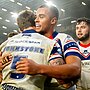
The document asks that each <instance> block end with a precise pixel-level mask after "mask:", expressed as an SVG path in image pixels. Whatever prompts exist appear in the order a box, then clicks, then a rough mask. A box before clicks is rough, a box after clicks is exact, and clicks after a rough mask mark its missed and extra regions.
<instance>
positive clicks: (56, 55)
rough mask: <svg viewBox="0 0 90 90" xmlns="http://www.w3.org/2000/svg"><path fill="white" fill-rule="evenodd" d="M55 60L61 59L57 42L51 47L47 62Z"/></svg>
mask: <svg viewBox="0 0 90 90" xmlns="http://www.w3.org/2000/svg"><path fill="white" fill-rule="evenodd" d="M56 58H62V51H61V47H60V45H59V44H58V42H56V43H55V44H54V47H53V49H52V51H51V53H50V56H49V61H51V60H54V59H56Z"/></svg>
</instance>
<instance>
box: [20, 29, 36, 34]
mask: <svg viewBox="0 0 90 90" xmlns="http://www.w3.org/2000/svg"><path fill="white" fill-rule="evenodd" d="M22 33H37V32H36V31H35V30H34V29H30V30H25V31H23V32H22Z"/></svg>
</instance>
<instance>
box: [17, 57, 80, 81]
mask: <svg viewBox="0 0 90 90" xmlns="http://www.w3.org/2000/svg"><path fill="white" fill-rule="evenodd" d="M58 59H60V58H58ZM80 66H81V65H80V59H79V58H78V57H76V56H68V57H67V58H66V64H63V65H44V64H37V63H35V62H34V61H32V60H30V59H27V58H22V59H21V61H19V62H17V63H16V68H17V70H18V72H19V73H24V74H41V75H47V76H50V77H54V78H57V79H63V80H64V79H73V78H76V77H79V76H80V71H81V67H80Z"/></svg>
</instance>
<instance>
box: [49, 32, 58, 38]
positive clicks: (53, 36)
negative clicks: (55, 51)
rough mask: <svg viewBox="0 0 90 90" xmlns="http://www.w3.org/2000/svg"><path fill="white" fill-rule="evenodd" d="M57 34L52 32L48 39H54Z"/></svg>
mask: <svg viewBox="0 0 90 90" xmlns="http://www.w3.org/2000/svg"><path fill="white" fill-rule="evenodd" d="M57 34H58V32H56V31H55V32H53V34H52V35H51V36H50V37H49V39H54V38H55V37H56V36H57Z"/></svg>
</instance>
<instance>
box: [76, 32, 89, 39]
mask: <svg viewBox="0 0 90 90" xmlns="http://www.w3.org/2000/svg"><path fill="white" fill-rule="evenodd" d="M88 39H89V33H87V34H85V35H84V36H83V37H81V38H78V40H80V41H86V40H88Z"/></svg>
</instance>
